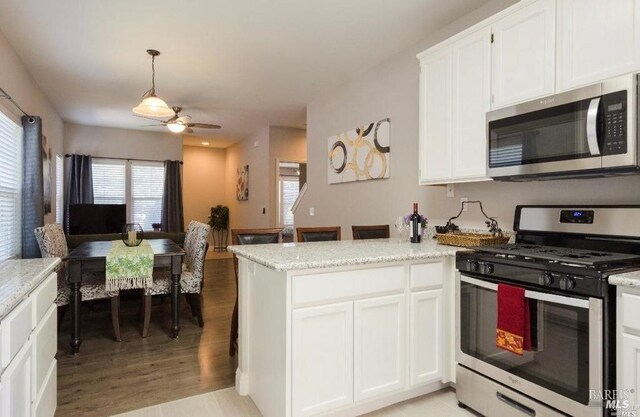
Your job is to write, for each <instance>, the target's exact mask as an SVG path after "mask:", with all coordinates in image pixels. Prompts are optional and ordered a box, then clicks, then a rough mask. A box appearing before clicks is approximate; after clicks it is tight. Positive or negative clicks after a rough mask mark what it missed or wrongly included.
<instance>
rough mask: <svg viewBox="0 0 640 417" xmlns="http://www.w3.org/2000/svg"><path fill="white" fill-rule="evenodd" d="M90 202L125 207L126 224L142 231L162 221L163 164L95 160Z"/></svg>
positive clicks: (92, 165) (92, 166)
mask: <svg viewBox="0 0 640 417" xmlns="http://www.w3.org/2000/svg"><path fill="white" fill-rule="evenodd" d="M91 168H92V170H93V202H94V203H95V204H126V205H127V222H131V223H139V224H140V225H141V226H142V228H143V229H144V230H151V229H153V226H152V224H153V223H160V222H161V221H162V194H163V192H164V163H163V162H146V161H145V162H143V161H131V162H127V161H121V160H117V159H97V158H94V159H93V162H92V164H91Z"/></svg>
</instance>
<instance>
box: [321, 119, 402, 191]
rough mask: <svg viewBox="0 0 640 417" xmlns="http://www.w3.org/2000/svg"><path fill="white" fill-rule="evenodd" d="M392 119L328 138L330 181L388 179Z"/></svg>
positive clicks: (328, 172) (328, 173)
mask: <svg viewBox="0 0 640 417" xmlns="http://www.w3.org/2000/svg"><path fill="white" fill-rule="evenodd" d="M390 125H391V121H390V119H388V118H387V119H382V120H379V121H377V122H374V123H369V124H368V125H365V126H360V127H358V128H356V129H353V130H350V131H348V132H345V133H340V134H338V135H335V136H332V137H330V138H329V139H328V155H327V165H328V166H327V178H328V181H329V184H339V183H343V182H352V181H367V180H376V179H382V178H389V162H390V150H391V147H390V144H389V141H390V136H389V135H390Z"/></svg>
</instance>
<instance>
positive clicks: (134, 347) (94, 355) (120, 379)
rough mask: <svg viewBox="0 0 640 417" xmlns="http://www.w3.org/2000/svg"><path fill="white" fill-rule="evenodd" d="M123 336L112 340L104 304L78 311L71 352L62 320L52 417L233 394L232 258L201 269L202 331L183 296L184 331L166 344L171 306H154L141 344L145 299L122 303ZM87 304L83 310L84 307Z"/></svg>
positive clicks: (166, 302) (109, 412)
mask: <svg viewBox="0 0 640 417" xmlns="http://www.w3.org/2000/svg"><path fill="white" fill-rule="evenodd" d="M123 298H124V299H123V300H122V305H121V310H120V328H121V329H120V331H121V334H122V339H123V341H122V342H120V343H118V342H116V341H114V340H113V330H112V327H111V316H110V314H111V310H110V303H109V301H108V300H107V301H105V302H99V303H96V304H95V305H93V306H87V305H83V310H82V312H83V322H82V325H83V333H82V340H83V342H82V346H81V348H80V353H79V354H77V355H75V356H73V355H71V354H70V351H69V335H70V320H69V314H68V313H67V315H66V317H65V318H64V322H63V324H62V326H61V329H60V331H59V333H58V353H57V355H56V359H57V360H58V409H57V412H56V416H109V415H113V414H118V413H122V412H126V411H130V410H135V409H139V408H143V407H148V406H151V405H155V404H160V403H164V402H167V401H173V400H177V399H180V398H184V397H189V396H192V395H196V394H202V393H206V392H210V391H213V390H217V389H221V388H226V387H230V386H232V385H233V384H234V382H235V371H236V368H237V362H236V358H235V357H234V358H231V357H229V353H228V351H229V326H230V322H231V314H232V312H233V305H234V301H235V278H234V275H233V262H232V260H231V259H219V260H207V261H206V262H205V285H204V290H203V305H202V308H203V316H204V328H200V327H198V324H197V321H196V319H195V318H193V317H192V316H191V313H190V311H189V307H188V305H187V304H186V301H185V299H184V297H182V298H181V314H180V320H181V327H182V329H181V331H180V337H179V338H178V339H170V338H169V336H168V335H169V324H170V313H171V304H170V299H169V297H165V300H164V303H163V304H160V300H159V299H158V300H156V299H154V305H153V307H152V311H151V325H150V329H149V337H148V338H146V339H142V337H141V336H140V332H141V329H142V317H141V315H140V308H141V300H142V295H141V294H140V295H138V294H131V296H129V297H123ZM85 304H86V303H85Z"/></svg>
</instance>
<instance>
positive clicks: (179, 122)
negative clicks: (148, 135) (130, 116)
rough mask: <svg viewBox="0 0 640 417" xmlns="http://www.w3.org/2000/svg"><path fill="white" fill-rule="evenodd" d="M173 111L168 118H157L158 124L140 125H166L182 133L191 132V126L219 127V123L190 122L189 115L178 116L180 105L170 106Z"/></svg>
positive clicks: (171, 129) (202, 127) (203, 127)
mask: <svg viewBox="0 0 640 417" xmlns="http://www.w3.org/2000/svg"><path fill="white" fill-rule="evenodd" d="M171 109H172V110H173V112H174V115H173V117H171V118H170V119H167V120H157V122H159V124H153V125H142V126H141V127H151V126H166V127H167V128H168V129H169V130H170V131H172V132H173V133H182V132H187V133H193V129H192V128H194V127H195V128H199V129H220V127H221V126H220V125H213V124H209V123H192V122H191V116H187V115H184V116H180V112H181V111H182V107H178V106H175V107H172V108H171ZM134 116H136V117H142V118H145V119H151V120H155V119H152V118H150V117H145V116H139V115H136V114H134Z"/></svg>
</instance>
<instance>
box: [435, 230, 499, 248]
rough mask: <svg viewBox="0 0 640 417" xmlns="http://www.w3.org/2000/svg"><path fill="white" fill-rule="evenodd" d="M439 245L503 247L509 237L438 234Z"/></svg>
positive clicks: (487, 234)
mask: <svg viewBox="0 0 640 417" xmlns="http://www.w3.org/2000/svg"><path fill="white" fill-rule="evenodd" d="M436 239H437V240H438V243H440V244H443V245H449V246H465V247H466V246H490V245H502V244H504V243H507V242H508V241H509V236H494V235H492V234H489V233H436Z"/></svg>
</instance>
